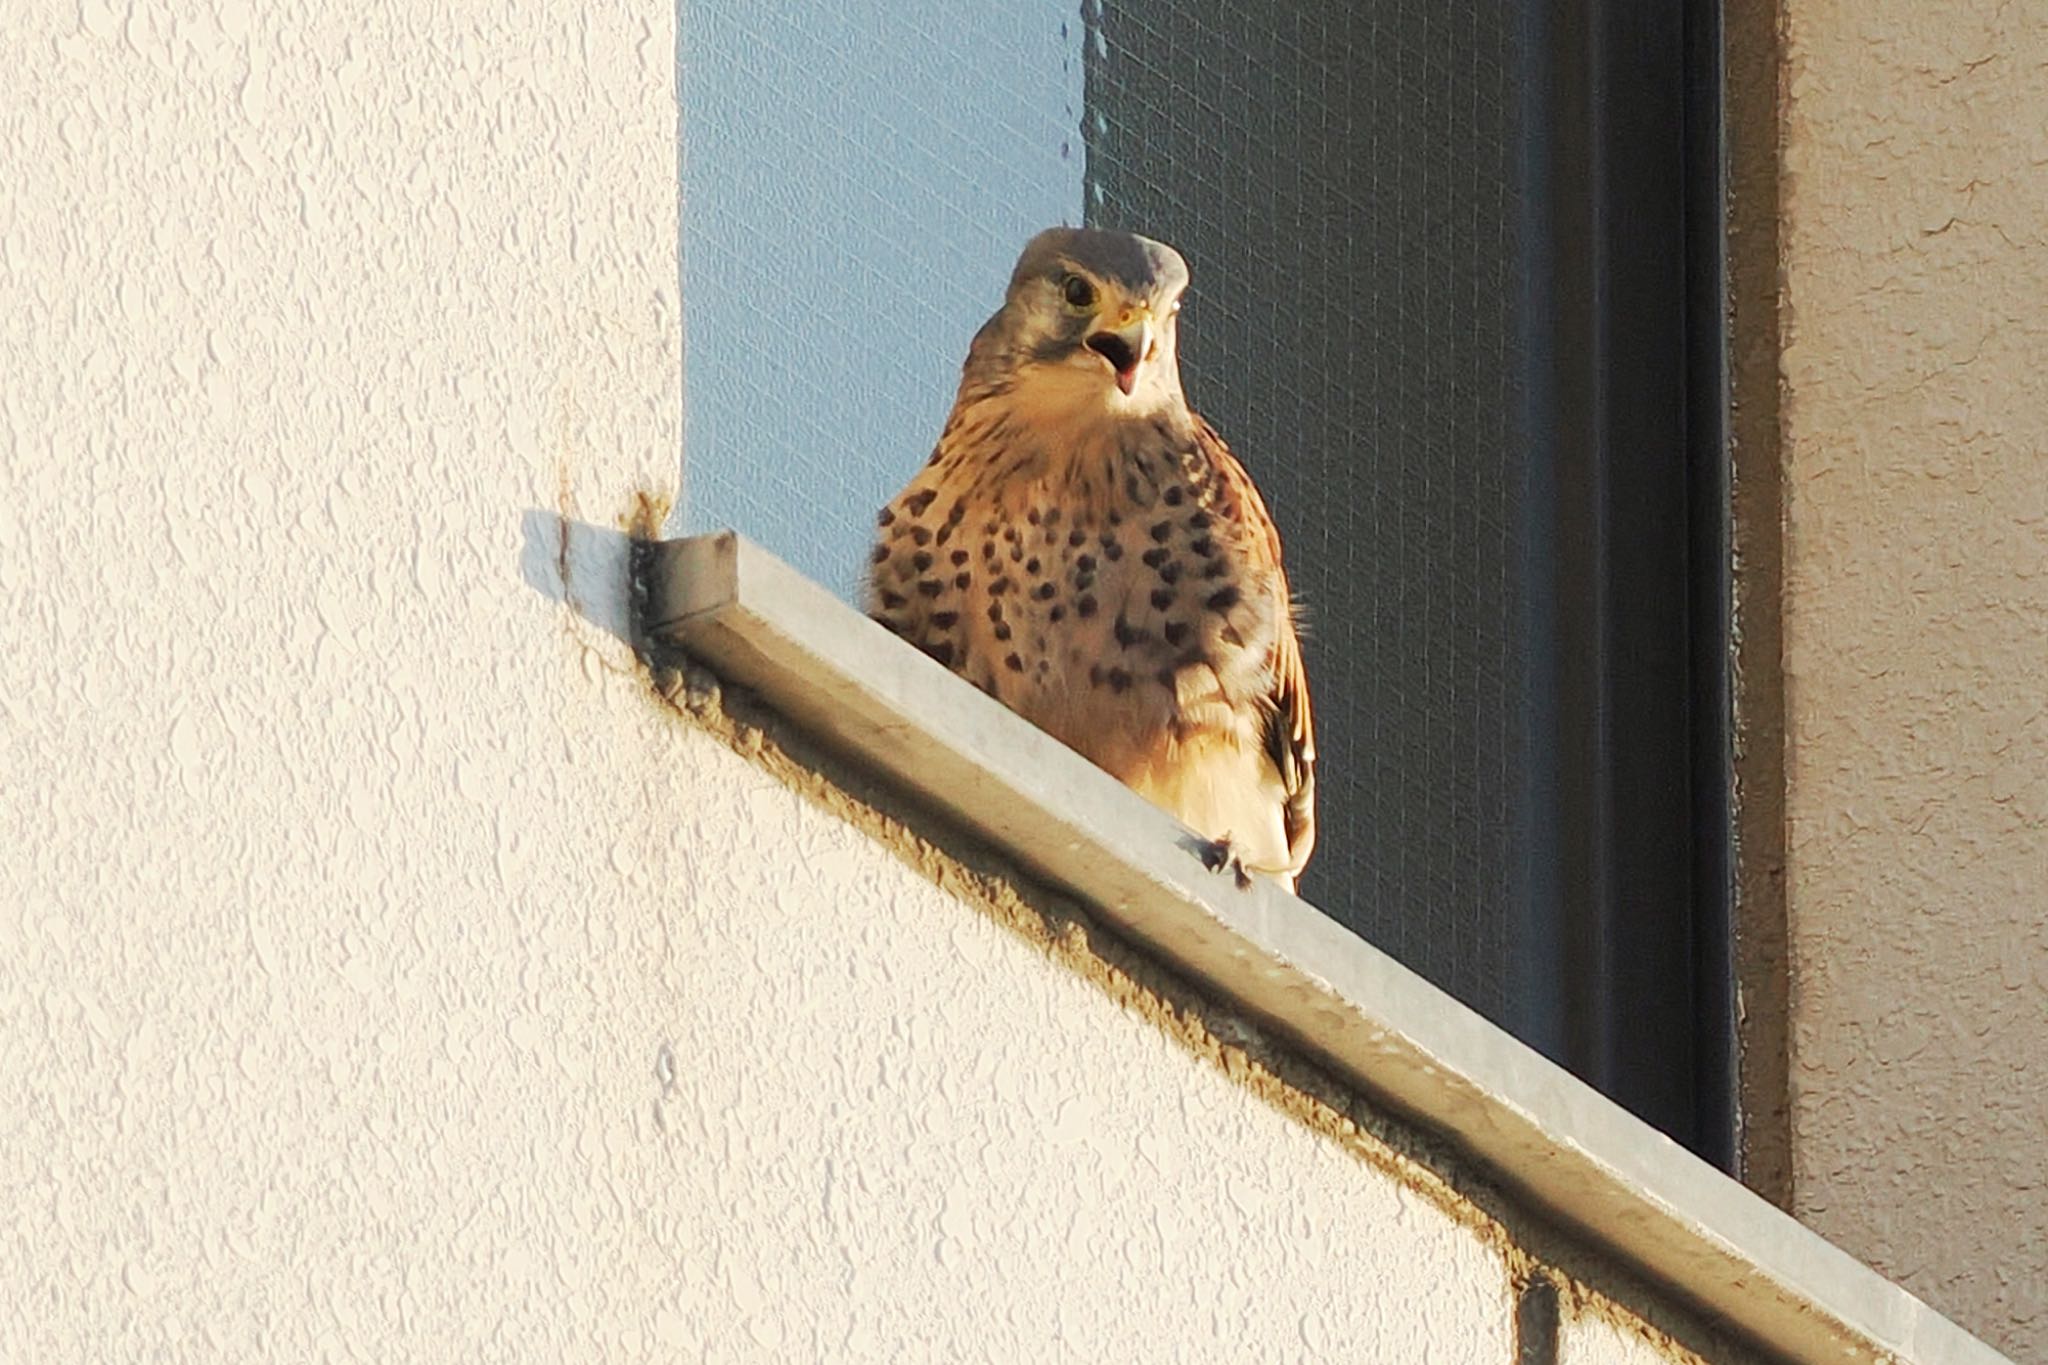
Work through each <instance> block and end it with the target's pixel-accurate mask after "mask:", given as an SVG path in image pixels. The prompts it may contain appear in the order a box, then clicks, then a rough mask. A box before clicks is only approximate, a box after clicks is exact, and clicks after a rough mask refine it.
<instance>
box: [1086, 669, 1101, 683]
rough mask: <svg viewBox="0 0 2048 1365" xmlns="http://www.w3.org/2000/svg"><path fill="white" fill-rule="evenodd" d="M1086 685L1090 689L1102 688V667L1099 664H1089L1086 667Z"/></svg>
mask: <svg viewBox="0 0 2048 1365" xmlns="http://www.w3.org/2000/svg"><path fill="white" fill-rule="evenodd" d="M1088 685H1089V686H1090V687H1100V686H1102V665H1101V664H1090V665H1088Z"/></svg>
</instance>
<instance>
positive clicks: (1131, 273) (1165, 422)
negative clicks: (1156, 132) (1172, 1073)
mask: <svg viewBox="0 0 2048 1365" xmlns="http://www.w3.org/2000/svg"><path fill="white" fill-rule="evenodd" d="M1188 279H1189V275H1188V267H1187V263H1186V262H1185V261H1184V260H1183V259H1182V257H1181V255H1180V253H1179V252H1177V251H1175V250H1174V249H1173V248H1172V247H1170V246H1167V245H1165V244H1164V243H1161V242H1157V241H1153V240H1152V239H1150V238H1147V237H1141V236H1137V235H1135V234H1131V233H1125V232H1116V231H1110V230H1107V229H1101V228H1065V227H1061V228H1050V229H1047V230H1046V231H1044V232H1041V233H1039V234H1037V235H1036V236H1034V237H1033V238H1031V240H1030V241H1029V242H1028V243H1027V244H1026V245H1025V247H1024V250H1023V252H1022V254H1021V255H1020V256H1019V257H1018V259H1017V264H1016V267H1015V269H1014V270H1013V271H1012V272H1011V275H1010V280H1009V285H1008V288H1007V289H1006V290H1005V293H1004V297H1003V303H1002V306H1001V307H1000V308H998V309H997V310H996V312H995V314H994V315H993V316H992V317H990V318H989V320H988V322H987V323H986V324H984V325H983V326H982V328H981V329H980V331H978V332H977V333H975V336H974V339H973V341H972V343H971V344H970V345H969V347H968V351H967V358H966V362H965V363H964V364H963V365H962V367H961V373H960V385H959V390H958V393H957V395H956V397H955V400H954V403H953V407H952V410H951V412H950V413H949V414H948V416H947V418H946V422H945V426H944V428H943V430H942V431H941V433H940V435H939V439H938V442H937V445H936V446H935V448H934V449H933V451H932V454H931V457H930V459H929V460H928V461H927V462H926V463H925V465H924V467H923V468H922V469H920V470H919V471H918V472H917V474H916V475H915V476H914V477H912V478H911V480H910V482H909V484H908V485H907V486H906V487H905V488H904V489H903V490H902V492H900V493H899V494H897V496H896V497H894V498H892V499H890V500H889V502H888V503H887V504H886V505H884V506H883V508H882V509H881V511H880V513H879V514H878V515H877V517H876V537H875V544H874V547H873V550H872V553H871V557H870V560H869V563H868V565H867V574H866V581H865V601H864V605H865V608H866V610H867V613H868V614H869V615H870V616H871V617H872V618H873V619H874V620H876V621H878V622H880V623H881V624H882V625H883V626H885V627H887V628H888V629H889V630H891V631H893V632H894V633H895V634H897V635H898V636H901V637H902V638H903V639H904V640H906V641H908V642H909V643H911V644H912V645H915V646H916V647H917V648H919V649H921V650H923V651H924V652H925V653H926V654H928V655H930V656H931V657H932V658H934V659H936V660H937V661H938V662H939V663H941V664H943V665H945V666H946V667H947V668H949V669H951V670H952V671H953V672H955V673H957V674H959V675H960V676H962V677H963V678H965V679H967V680H968V681H969V682H971V683H973V684H974V685H976V686H978V687H979V688H981V689H982V690H983V691H984V692H987V693H989V694H990V695H991V696H993V697H995V698H996V699H997V700H999V701H1001V702H1002V703H1003V704H1005V705H1006V706H1008V707H1009V708H1010V709H1011V710H1013V711H1015V712H1017V713H1018V714H1019V715H1021V716H1023V717H1024V718H1025V719H1027V720H1029V721H1031V722H1033V723H1034V724H1036V725H1037V726H1038V727H1039V728H1040V729H1042V730H1044V731H1046V732H1047V733H1049V734H1050V735H1052V736H1053V737H1054V738H1055V739H1058V740H1060V741H1061V742H1062V743H1064V744H1066V745H1067V746H1068V747H1069V748H1072V749H1074V750H1076V751H1077V752H1079V753H1080V754H1081V755H1082V756H1084V757H1086V758H1087V759H1089V760H1090V761H1092V762H1093V763H1095V764H1096V766H1098V767H1100V768H1102V769H1103V770H1105V771H1106V772H1108V773H1109V774H1110V775H1111V776H1113V777H1115V778H1117V779H1119V780H1120V781H1122V782H1123V783H1124V784H1125V785H1126V786H1128V787H1130V788H1131V789H1133V790H1134V791H1136V792H1137V793H1139V794H1140V795H1141V796H1144V797H1145V798H1147V799H1148V800H1150V801H1151V802H1152V803H1153V804H1154V805H1156V806H1159V807H1160V808H1161V809H1163V810H1165V811H1166V812H1168V813H1169V814H1171V815H1173V816H1175V817H1177V818H1178V819H1179V820H1180V821H1181V822H1182V823H1183V824H1185V825H1186V826H1188V827H1189V828H1190V829H1191V830H1193V831H1194V832H1195V833H1196V834H1197V835H1198V836H1200V839H1199V841H1198V843H1197V848H1198V851H1199V852H1200V853H1201V855H1202V857H1203V859H1204V861H1205V862H1207V863H1208V865H1209V866H1210V867H1212V868H1215V869H1224V868H1228V869H1229V870H1231V871H1232V872H1234V873H1235V875H1236V877H1237V880H1238V884H1239V885H1240V886H1249V885H1250V878H1249V876H1248V873H1257V874H1260V875H1262V876H1266V877H1269V878H1271V879H1273V880H1275V881H1278V882H1279V883H1280V884H1282V885H1283V886H1285V887H1286V888H1287V889H1288V890H1290V891H1291V890H1293V889H1294V888H1295V886H1296V881H1297V878H1298V877H1299V876H1300V873H1301V869H1302V867H1303V866H1304V865H1305V864H1306V863H1307V862H1308V859H1309V855H1310V853H1311V852H1312V851H1313V850H1314V847H1315V838H1316V820H1315V760H1316V754H1315V732H1314V723H1313V719H1312V715H1311V711H1310V706H1309V690H1308V678H1307V674H1306V671H1305V669H1304V666H1303V660H1302V651H1301V637H1300V632H1299V630H1298V628H1297V620H1296V615H1297V613H1296V607H1295V603H1294V599H1293V596H1292V594H1291V592H1290V591H1289V588H1288V583H1287V575H1286V571H1285V569H1284V567H1283V566H1282V563H1281V547H1280V536H1279V533H1278V531H1277V529H1276V528H1275V526H1274V523H1273V519H1272V517H1271V516H1270V515H1269V514H1268V512H1267V510H1266V505H1265V503H1264V501H1263V500H1262V499H1261V498H1260V496H1259V493H1258V490H1257V489H1256V488H1255V487H1254V486H1253V484H1252V480H1251V478H1250V476H1249V475H1248V474H1246V472H1245V470H1244V467H1243V466H1242V465H1240V464H1239V463H1238V461H1237V459H1236V458H1235V457H1234V456H1233V455H1232V454H1231V453H1230V450H1229V448H1228V447H1227V446H1226V445H1225V444H1224V442H1223V438H1222V437H1220V436H1218V435H1217V434H1216V431H1215V429H1214V428H1212V427H1211V426H1210V425H1209V423H1208V422H1206V421H1204V420H1203V419H1202V418H1201V417H1200V416H1199V415H1197V414H1196V413H1195V412H1194V411H1193V409H1191V408H1190V407H1189V406H1188V401H1187V397H1186V395H1185V393H1184V392H1183V389H1182V386H1181V376H1180V360H1179V353H1178V316H1179V312H1180V307H1181V300H1182V295H1183V294H1184V293H1185V291H1186V289H1187V286H1188Z"/></svg>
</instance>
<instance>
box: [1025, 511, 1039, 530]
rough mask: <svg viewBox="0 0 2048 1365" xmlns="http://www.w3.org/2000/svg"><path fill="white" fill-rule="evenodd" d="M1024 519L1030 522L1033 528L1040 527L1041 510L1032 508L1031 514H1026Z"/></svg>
mask: <svg viewBox="0 0 2048 1365" xmlns="http://www.w3.org/2000/svg"><path fill="white" fill-rule="evenodd" d="M1024 519H1025V520H1026V521H1028V522H1030V523H1031V524H1032V525H1033V526H1036V525H1038V523H1039V520H1040V513H1039V510H1038V509H1037V508H1036V507H1034V508H1032V509H1031V510H1030V511H1029V512H1026V513H1025V514H1024Z"/></svg>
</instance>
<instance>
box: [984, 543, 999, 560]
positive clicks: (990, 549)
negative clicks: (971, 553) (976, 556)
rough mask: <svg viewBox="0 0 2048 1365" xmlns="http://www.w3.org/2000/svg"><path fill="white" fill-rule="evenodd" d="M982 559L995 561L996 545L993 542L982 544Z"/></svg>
mask: <svg viewBox="0 0 2048 1365" xmlns="http://www.w3.org/2000/svg"><path fill="white" fill-rule="evenodd" d="M981 557H982V558H983V559H994V558H995V557H996V543H995V542H994V541H993V540H984V541H983V542H981Z"/></svg>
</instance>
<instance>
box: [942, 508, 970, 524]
mask: <svg viewBox="0 0 2048 1365" xmlns="http://www.w3.org/2000/svg"><path fill="white" fill-rule="evenodd" d="M966 518H967V504H966V503H964V502H956V503H954V504H953V510H952V511H950V512H948V513H946V525H948V526H958V525H959V524H960V523H961V522H962V521H964V520H966Z"/></svg>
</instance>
